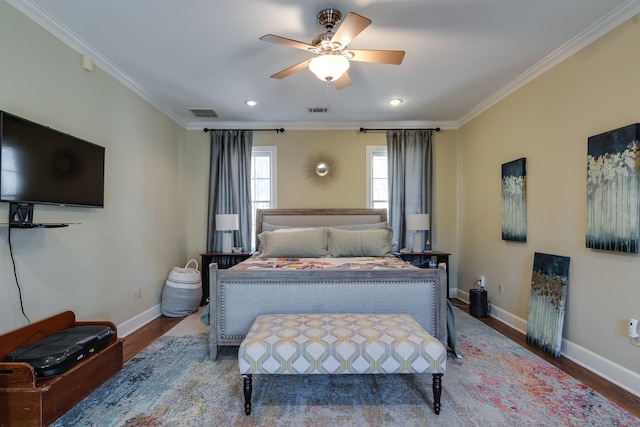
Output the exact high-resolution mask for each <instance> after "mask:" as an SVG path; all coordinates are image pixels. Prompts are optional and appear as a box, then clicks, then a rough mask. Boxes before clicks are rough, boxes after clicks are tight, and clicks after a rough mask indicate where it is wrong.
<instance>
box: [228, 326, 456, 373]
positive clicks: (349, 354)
mask: <svg viewBox="0 0 640 427" xmlns="http://www.w3.org/2000/svg"><path fill="white" fill-rule="evenodd" d="M446 361H447V352H446V348H445V347H444V346H443V345H442V343H440V341H438V340H437V339H436V338H434V337H432V336H431V335H430V334H429V333H428V332H426V331H425V330H424V329H423V328H422V327H421V326H420V324H418V322H416V321H415V320H414V319H413V318H412V317H411V316H409V315H407V314H275V315H263V316H259V317H258V318H256V320H255V322H254V323H253V326H252V327H251V329H250V330H249V333H248V334H247V336H246V338H245V339H244V341H243V342H242V344H241V345H240V349H239V352H238V362H239V367H240V373H241V374H409V373H412V374H422V373H434V374H443V373H444V372H445V370H446Z"/></svg>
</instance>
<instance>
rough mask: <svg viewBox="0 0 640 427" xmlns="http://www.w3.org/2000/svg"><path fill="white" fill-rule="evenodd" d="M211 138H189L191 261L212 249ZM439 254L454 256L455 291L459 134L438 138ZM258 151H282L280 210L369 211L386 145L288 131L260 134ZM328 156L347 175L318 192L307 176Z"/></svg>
mask: <svg viewBox="0 0 640 427" xmlns="http://www.w3.org/2000/svg"><path fill="white" fill-rule="evenodd" d="M209 141H210V136H209V134H208V133H205V132H203V131H200V130H199V131H189V132H188V135H187V147H188V154H187V158H188V164H189V170H188V172H187V178H186V182H187V183H188V187H189V198H190V199H189V201H188V206H189V211H188V218H189V219H188V227H189V230H188V236H189V237H188V240H189V244H188V246H189V254H190V256H192V257H194V256H199V254H201V253H202V252H204V251H205V249H206V239H205V236H206V230H207V228H206V220H207V218H206V212H207V200H208V193H207V191H208V190H207V189H208V179H209V153H210V151H209ZM434 141H435V142H434V157H435V162H434V198H435V202H434V206H435V212H434V213H433V223H434V229H435V230H434V235H433V244H434V249H437V250H442V251H447V252H451V253H453V254H454V256H453V257H452V258H451V270H452V274H453V277H452V281H451V287H452V288H455V283H456V282H455V258H456V257H455V252H456V250H455V249H456V248H455V243H456V232H455V227H456V222H455V221H456V220H455V218H456V198H455V192H456V132H455V131H446V130H445V131H441V132H439V133H436V134H435V137H434ZM253 145H254V146H275V147H277V159H278V164H277V180H278V197H277V207H279V208H322V207H327V208H364V207H366V204H367V203H366V176H365V175H366V174H365V171H366V147H367V145H383V146H384V145H386V137H385V134H384V133H366V134H364V133H360V132H359V131H356V130H353V131H350V130H340V131H338V130H333V131H329V130H286V129H285V132H284V133H275V132H255V133H254V136H253ZM318 152H325V153H329V154H331V155H332V156H334V157H337V158H338V159H339V161H340V164H341V173H340V177H339V179H338V180H337V181H336V183H335V185H333V186H332V187H330V188H318V187H317V186H314V185H312V184H311V183H310V182H309V181H307V180H306V178H305V177H304V173H303V166H304V165H305V163H306V161H307V159H308V158H309V156H313V155H314V154H315V153H318Z"/></svg>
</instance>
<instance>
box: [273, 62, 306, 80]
mask: <svg viewBox="0 0 640 427" xmlns="http://www.w3.org/2000/svg"><path fill="white" fill-rule="evenodd" d="M309 61H311V60H310V59H306V60H304V61H302V62H299V63H297V64H296V65H292V66H291V67H289V68H285V69H284V70H282V71H280V72H279V73H275V74H274V75H273V76H271V78H272V79H284V78H285V77H287V76H289V75H291V74H293V73H295V72H296V71H300V70H302V69H303V68H305V67H307V66H308V65H309Z"/></svg>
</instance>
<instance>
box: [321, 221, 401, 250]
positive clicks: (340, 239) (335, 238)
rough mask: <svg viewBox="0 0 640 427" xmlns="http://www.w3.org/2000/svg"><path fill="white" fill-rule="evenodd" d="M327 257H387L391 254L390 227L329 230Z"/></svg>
mask: <svg viewBox="0 0 640 427" xmlns="http://www.w3.org/2000/svg"><path fill="white" fill-rule="evenodd" d="M328 234H329V244H328V248H329V255H330V256H332V257H348V256H387V255H389V254H391V240H392V238H393V230H392V229H391V227H378V228H371V229H368V230H340V229H337V228H329V230H328Z"/></svg>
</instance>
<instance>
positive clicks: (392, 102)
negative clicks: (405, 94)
mask: <svg viewBox="0 0 640 427" xmlns="http://www.w3.org/2000/svg"><path fill="white" fill-rule="evenodd" d="M403 102H404V101H403V100H402V99H400V98H391V99H390V100H388V101H387V104H389V105H391V106H392V107H395V106H397V105H400V104H402V103H403Z"/></svg>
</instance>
